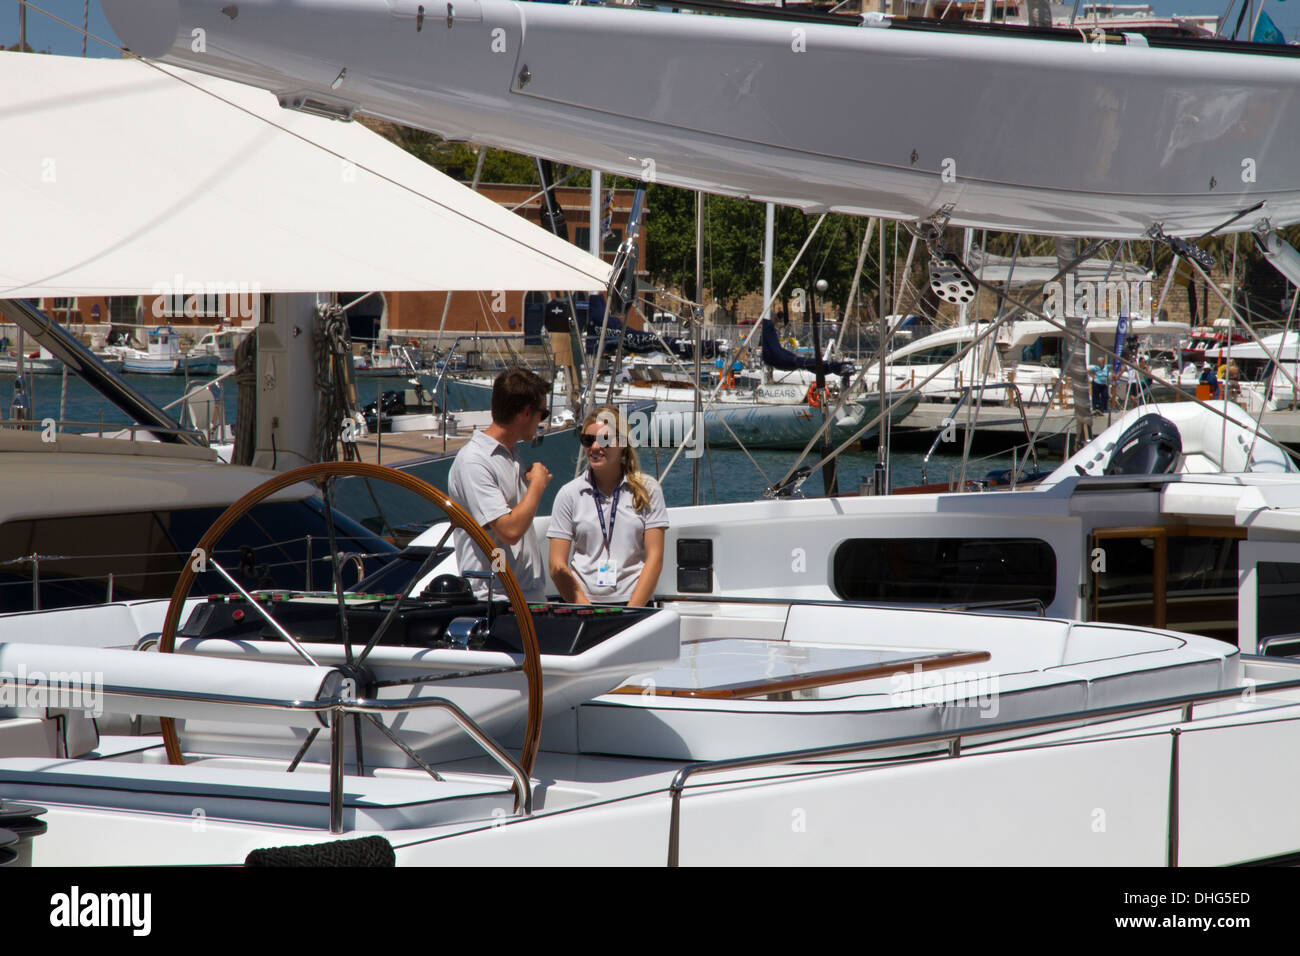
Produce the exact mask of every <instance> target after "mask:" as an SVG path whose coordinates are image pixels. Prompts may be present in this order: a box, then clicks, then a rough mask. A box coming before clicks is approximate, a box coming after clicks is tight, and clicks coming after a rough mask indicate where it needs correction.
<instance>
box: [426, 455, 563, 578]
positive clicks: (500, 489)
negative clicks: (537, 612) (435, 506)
mask: <svg viewBox="0 0 1300 956" xmlns="http://www.w3.org/2000/svg"><path fill="white" fill-rule="evenodd" d="M524 474H525V471H524V465H523V462H521V461H520V460H519V457H518V456H517V455H516V454H515V453H514V450H513V449H510V448H507V447H506V446H505V445H503V444H502V443H501V442H499V441H497V440H496V439H495V438H493V437H492V436H491V435H489V434H488V433H487V432H484V431H476V432H475V433H474V434H473V435H471V436H470V439H469V441H468V442H466V443H465V445H464V447H462V448H461V450H460V451H458V452H456V460H455V461H454V462H452V464H451V474H450V476H449V478H448V482H447V493H448V494H449V495H451V497H452V499H453V500H454V501H455V502H456V503H457V504H459V505H461V506H463V507H464V508H465V509H466V510H467V511H468V512H469V513H470V514H471V515H473V516H474V520H475V521H477V522H478V523H479V524H481V525H483V526H485V527H486V526H487V525H488V524H490V523H492V522H493V521H496V520H497V519H498V518H500V517H501V516H502V515H507V514H509V513H510V512H511V511H513V510H514V509H515V508H516V507H518V506H519V502H521V501H523V500H524V495H525V494H526V493H527V491H528V483H527V482H526V481H524ZM488 537H489V538H491V539H492V543H493V544H494V545H496V546H497V547H498V548H500V549H501V551H502V553H504V554H505V556H506V564H507V566H509V568H510V570H511V571H512V572H513V573H514V576H515V579H516V580H517V581H518V582H519V586H520V587H521V588H523V590H524V595H525V596H526V597H527V598H528V600H529V601H539V602H540V601H545V600H546V565H545V564H544V563H543V561H542V549H541V545H540V543H539V542H538V540H537V535H535V534H534V533H533V529H532V527H531V526H530V527H529V528H528V530H527V531H525V532H524V536H523V537H522V538H520V539H519V542H518V543H517V544H514V545H506V544H502V542H501V539H500V538H498V537H497V535H496V534H495V533H494V532H493V530H492V529H491V528H489V529H488ZM452 540H453V541H454V542H455V545H456V562H457V564H458V565H459V567H460V570H461V572H462V573H463V572H465V571H491V570H492V564H491V555H487V556H484V555H482V554H480V553H479V549H478V548H477V547H475V546H474V544H473V543H472V542H471V541H470V539H469V535H467V534H465V532H463V531H460V530H457V531H456V532H455V534H454V535H453V536H452ZM470 584H471V585H472V586H473V588H474V593H475V594H476V595H477V596H478V597H480V598H484V597H486V596H487V592H488V584H487V581H484V580H482V579H475V578H471V579H470ZM492 593H493V595H495V596H497V597H504V596H505V594H504V591H503V590H502V589H501V587H500V586H499V585H494V586H493V591H492Z"/></svg>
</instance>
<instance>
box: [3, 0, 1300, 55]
mask: <svg viewBox="0 0 1300 956" xmlns="http://www.w3.org/2000/svg"><path fill="white" fill-rule="evenodd" d="M34 2H35V4H36V6H38V7H41V8H43V9H45V10H48V11H49V12H51V13H53V14H55V15H56V16H60V17H62V18H63V19H65V20H70V21H72V22H74V23H76V24H78V25H80V23H81V17H82V11H83V2H84V0H34ZM1118 2H1121V3H1134V2H1143V0H1118ZM1147 2H1151V5H1152V7H1154V8H1155V11H1156V13H1158V14H1162V15H1168V14H1174V13H1215V14H1222V13H1223V11H1224V10H1225V9H1226V8H1227V0H1147ZM1265 9H1266V10H1267V11H1268V15H1269V16H1270V17H1272V18H1273V22H1274V23H1276V24H1277V25H1278V27H1279V28H1280V29H1281V30H1282V32H1283V33H1284V34H1286V38H1287V39H1288V40H1292V41H1294V40H1300V0H1266V7H1265ZM1236 18H1237V15H1236V12H1234V13H1233V15H1232V20H1233V22H1236ZM1229 29H1231V27H1229ZM90 32H91V33H92V34H95V35H97V36H102V37H104V38H105V39H108V40H112V41H113V42H117V37H116V35H115V34H114V33H113V31H112V30H111V29H109V26H108V21H107V20H105V19H104V14H103V11H101V10H100V8H99V0H91V3H90ZM17 42H18V4H17V2H16V0H0V46H12V45H13V44H15V43H17ZM27 42H28V43H30V44H31V45H32V46H33V47H35V48H36V49H38V50H46V49H48V50H50V51H52V52H54V53H64V54H69V55H73V56H76V55H79V54H80V53H81V35H80V33H75V32H73V31H72V30H70V29H69V28H67V27H65V26H62V25H61V24H58V23H55V22H53V21H51V20H50V19H48V18H47V17H45V16H43V15H41V14H39V13H37V12H36V11H35V10H31V11H29V12H28V14H27ZM86 52H87V53H88V54H89V55H90V56H116V53H115V52H114V51H112V50H110V49H108V48H107V47H105V46H103V45H101V44H98V43H95V42H94V41H90V42H88V43H87V48H86Z"/></svg>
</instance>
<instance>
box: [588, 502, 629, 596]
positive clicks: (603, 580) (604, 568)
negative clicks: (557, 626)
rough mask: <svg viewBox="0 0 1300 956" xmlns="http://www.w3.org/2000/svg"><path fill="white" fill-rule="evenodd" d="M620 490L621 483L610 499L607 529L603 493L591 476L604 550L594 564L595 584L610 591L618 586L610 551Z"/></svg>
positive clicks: (613, 560) (616, 565)
mask: <svg viewBox="0 0 1300 956" xmlns="http://www.w3.org/2000/svg"><path fill="white" fill-rule="evenodd" d="M589 477H591V476H589ZM622 490H623V489H622V486H621V485H620V486H619V487H617V488H615V489H614V496H613V498H611V499H610V507H609V528H608V530H607V529H606V527H605V510H604V500H605V498H604V495H602V494H601V493H600V489H599V488H597V487H596V482H595V479H594V477H592V482H591V492H592V496H593V497H594V498H595V504H596V515H597V517H599V518H600V537H601V543H602V544H603V545H604V551H603V553H602V554H601V556H600V563H599V564H597V565H596V581H595V585H596V587H597V588H600V589H601V590H610V591H612V590H614V589H615V588H616V587H618V561H617V559H615V557H614V556H613V554H612V553H611V551H612V545H613V543H614V522H615V521H616V520H617V519H618V495H619V492H620V491H622Z"/></svg>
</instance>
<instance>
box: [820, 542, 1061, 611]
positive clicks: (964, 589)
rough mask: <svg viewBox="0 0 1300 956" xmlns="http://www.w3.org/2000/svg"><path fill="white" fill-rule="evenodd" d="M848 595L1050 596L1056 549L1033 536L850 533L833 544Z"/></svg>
mask: <svg viewBox="0 0 1300 956" xmlns="http://www.w3.org/2000/svg"><path fill="white" fill-rule="evenodd" d="M834 588H835V592H836V594H838V595H839V596H840V597H841V598H844V599H845V600H849V601H882V602H889V603H908V604H945V605H948V604H985V603H990V602H1000V601H1024V600H1032V599H1035V598H1036V599H1038V600H1040V601H1042V602H1043V604H1044V606H1046V605H1048V604H1050V603H1051V602H1052V600H1053V599H1054V598H1055V596H1056V555H1055V553H1054V552H1053V551H1052V548H1051V546H1050V545H1049V544H1048V543H1047V542H1046V541H1039V540H1037V539H1034V538H992V539H990V538H854V539H852V540H849V541H845V542H844V543H843V544H841V545H840V546H839V547H838V548H837V549H836V550H835V558H834Z"/></svg>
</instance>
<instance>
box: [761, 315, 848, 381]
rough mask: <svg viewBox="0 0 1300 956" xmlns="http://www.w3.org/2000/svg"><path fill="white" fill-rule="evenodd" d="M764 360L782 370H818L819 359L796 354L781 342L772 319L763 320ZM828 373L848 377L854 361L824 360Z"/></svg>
mask: <svg viewBox="0 0 1300 956" xmlns="http://www.w3.org/2000/svg"><path fill="white" fill-rule="evenodd" d="M763 361H764V362H765V363H766V364H767V365H769V366H771V367H772V368H774V369H777V370H779V371H782V372H793V371H796V370H804V371H808V372H815V371H817V359H816V358H815V357H814V358H804V357H803V356H801V355H795V354H794V353H793V352H791V351H790V350H789V349H788V348H786V347H785V346H784V345H782V344H781V336H780V334H779V333H778V332H777V331H776V323H775V322H773V321H772V320H771V319H764V320H763ZM822 364H823V366H824V367H825V369H826V374H827V375H838V376H840V377H841V378H848V377H849V376H850V375H852V374H853V363H852V362H823V363H822Z"/></svg>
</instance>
